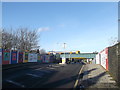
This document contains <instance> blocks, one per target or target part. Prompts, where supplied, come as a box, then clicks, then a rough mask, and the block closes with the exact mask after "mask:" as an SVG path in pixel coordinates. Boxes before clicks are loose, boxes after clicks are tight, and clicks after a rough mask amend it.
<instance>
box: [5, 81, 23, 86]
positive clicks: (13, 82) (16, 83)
mask: <svg viewBox="0 0 120 90" xmlns="http://www.w3.org/2000/svg"><path fill="white" fill-rule="evenodd" d="M6 81H7V82H9V83H12V84H15V85H17V86H20V87H25V85H22V84H20V83H18V82H15V81H12V80H6Z"/></svg>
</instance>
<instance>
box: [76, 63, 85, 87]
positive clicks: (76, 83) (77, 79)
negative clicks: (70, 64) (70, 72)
mask: <svg viewBox="0 0 120 90" xmlns="http://www.w3.org/2000/svg"><path fill="white" fill-rule="evenodd" d="M83 67H84V65H83V66H82V68H81V69H80V71H79V74H78V77H77V80H76V82H75V84H74V88H76V87H77V85H78V81H79V76H80V74H81V72H82V70H83Z"/></svg>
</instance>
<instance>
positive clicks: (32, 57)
mask: <svg viewBox="0 0 120 90" xmlns="http://www.w3.org/2000/svg"><path fill="white" fill-rule="evenodd" d="M28 62H37V54H34V53H29V54H28Z"/></svg>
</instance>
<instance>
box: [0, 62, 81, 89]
mask: <svg viewBox="0 0 120 90" xmlns="http://www.w3.org/2000/svg"><path fill="white" fill-rule="evenodd" d="M81 68H82V64H80V63H76V64H65V65H60V64H38V65H31V66H26V67H23V68H22V67H21V68H14V69H13V68H12V69H8V70H3V72H2V76H3V77H2V78H3V80H2V83H3V88H73V87H74V85H75V82H76V79H77V77H78V73H79V71H80V69H81Z"/></svg>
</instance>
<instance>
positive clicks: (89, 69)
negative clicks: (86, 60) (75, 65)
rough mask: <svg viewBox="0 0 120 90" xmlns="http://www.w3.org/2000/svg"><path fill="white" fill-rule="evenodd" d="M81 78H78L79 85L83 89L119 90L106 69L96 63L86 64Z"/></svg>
mask: <svg viewBox="0 0 120 90" xmlns="http://www.w3.org/2000/svg"><path fill="white" fill-rule="evenodd" d="M82 73H83V78H82V79H80V82H79V86H80V88H84V89H85V90H93V89H95V90H98V89H105V90H109V89H110V90H111V89H114V90H120V88H119V87H118V86H117V83H116V81H115V80H114V79H113V78H112V76H111V75H110V74H109V72H108V71H106V70H105V69H104V68H103V67H102V66H101V65H98V64H86V65H84V68H83V71H82Z"/></svg>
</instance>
